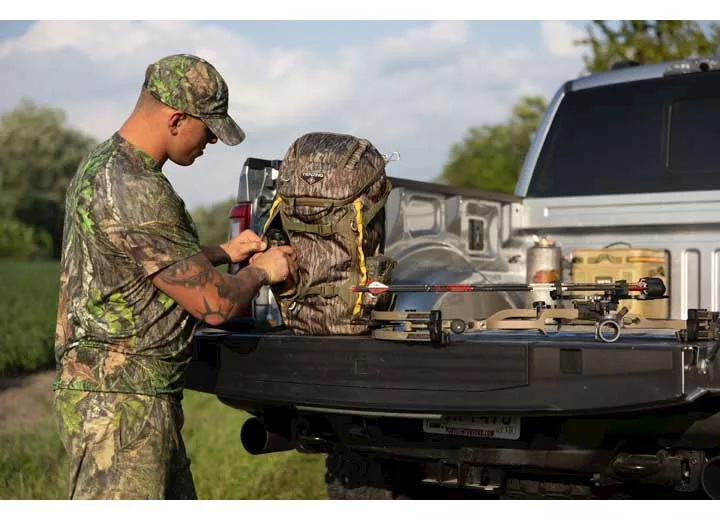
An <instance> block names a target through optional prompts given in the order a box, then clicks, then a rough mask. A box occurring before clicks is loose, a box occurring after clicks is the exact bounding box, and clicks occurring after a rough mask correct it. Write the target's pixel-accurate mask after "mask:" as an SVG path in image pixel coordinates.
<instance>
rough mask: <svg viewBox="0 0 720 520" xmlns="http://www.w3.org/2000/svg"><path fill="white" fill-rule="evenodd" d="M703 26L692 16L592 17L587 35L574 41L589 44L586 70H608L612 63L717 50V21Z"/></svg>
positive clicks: (719, 45)
mask: <svg viewBox="0 0 720 520" xmlns="http://www.w3.org/2000/svg"><path fill="white" fill-rule="evenodd" d="M705 25H706V27H705V28H704V27H702V26H701V25H700V24H699V23H698V22H696V21H692V20H620V21H618V22H607V21H603V20H593V21H592V22H591V23H590V24H588V25H587V27H586V29H587V37H586V38H583V39H581V40H578V41H576V42H575V44H576V45H581V46H587V47H589V51H590V54H589V55H585V56H584V57H583V60H584V62H585V67H586V68H587V70H588V72H602V71H606V70H610V68H611V66H612V65H613V64H614V63H618V62H627V61H634V62H637V63H640V64H646V63H661V62H664V61H669V60H676V59H681V58H688V57H699V56H708V55H712V54H716V53H717V52H718V50H720V25H718V24H716V23H710V24H705Z"/></svg>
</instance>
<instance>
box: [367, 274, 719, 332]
mask: <svg viewBox="0 0 720 520" xmlns="http://www.w3.org/2000/svg"><path fill="white" fill-rule="evenodd" d="M535 288H542V289H551V298H553V299H554V300H561V301H562V300H571V301H572V304H573V308H552V307H548V306H547V305H546V304H545V302H544V301H539V302H535V304H534V305H533V308H532V309H505V310H502V311H499V312H496V313H495V314H493V315H491V316H490V317H488V318H486V319H482V320H470V321H464V320H458V319H450V320H447V319H443V318H442V315H441V313H440V311H437V310H432V311H420V312H418V311H405V312H392V311H390V312H385V311H372V312H371V313H370V314H371V323H370V325H371V328H373V331H372V334H373V337H375V338H377V339H390V340H401V341H430V342H432V343H436V344H446V343H447V342H449V333H450V332H453V333H456V334H462V333H464V332H466V331H467V332H478V331H486V330H536V331H539V332H541V333H547V330H546V329H547V327H548V324H553V323H554V324H555V325H556V327H557V328H558V329H559V328H560V327H567V326H570V327H574V328H575V327H580V326H583V325H584V326H587V325H590V326H591V327H592V328H594V331H595V339H596V340H599V341H602V342H604V343H613V342H615V341H617V340H618V339H620V336H621V331H622V329H623V328H625V329H636V330H639V329H642V330H657V329H669V330H672V331H674V332H675V333H676V335H677V336H678V338H679V339H680V340H681V341H688V340H693V341H694V340H703V339H713V338H715V337H716V336H717V329H718V313H712V312H709V311H707V310H705V309H691V310H690V311H689V313H688V320H662V319H650V318H645V317H643V316H634V315H629V314H628V309H627V307H623V308H622V309H620V310H619V311H618V310H617V307H618V305H619V301H620V300H627V299H638V300H654V299H660V298H667V295H666V294H665V292H666V288H665V284H664V283H663V281H662V280H661V279H660V278H651V277H648V278H641V279H640V280H638V281H637V282H633V283H628V282H627V281H626V280H618V281H616V282H614V283H612V284H588V283H561V282H555V283H552V284H546V283H545V284H537V283H534V284H460V285H385V284H381V283H379V282H371V283H370V284H368V285H365V286H356V287H353V291H354V292H367V293H370V294H373V295H378V294H382V293H384V292H482V291H531V290H534V289H535ZM593 291H594V292H595V294H592V295H589V296H587V295H586V296H582V297H578V296H577V295H573V293H577V292H593ZM598 293H600V294H598ZM631 293H637V294H631Z"/></svg>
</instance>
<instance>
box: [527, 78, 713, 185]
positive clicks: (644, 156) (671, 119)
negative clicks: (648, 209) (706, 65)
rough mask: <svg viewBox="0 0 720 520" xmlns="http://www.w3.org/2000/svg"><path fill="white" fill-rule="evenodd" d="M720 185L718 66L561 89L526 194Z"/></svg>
mask: <svg viewBox="0 0 720 520" xmlns="http://www.w3.org/2000/svg"><path fill="white" fill-rule="evenodd" d="M719 189H720V72H705V73H699V74H688V75H684V76H673V77H667V78H659V79H652V80H644V81H637V82H632V83H623V84H618V85H610V86H605V87H598V88H593V89H587V90H579V91H575V92H572V91H571V92H568V93H567V94H566V96H565V99H564V100H563V101H562V102H561V104H560V107H559V108H558V112H557V114H556V116H555V119H554V121H553V123H552V125H551V127H550V131H549V134H548V136H547V139H546V141H545V144H544V146H543V149H542V151H541V153H540V156H539V158H538V162H537V165H536V167H535V171H534V172H533V176H532V179H531V181H530V186H529V189H528V196H530V197H567V196H580V195H619V194H624V193H657V192H671V191H692V190H719Z"/></svg>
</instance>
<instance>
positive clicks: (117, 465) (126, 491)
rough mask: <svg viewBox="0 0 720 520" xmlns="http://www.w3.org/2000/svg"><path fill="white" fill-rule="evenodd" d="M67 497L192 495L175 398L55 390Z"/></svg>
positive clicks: (194, 496)
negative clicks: (67, 458)
mask: <svg viewBox="0 0 720 520" xmlns="http://www.w3.org/2000/svg"><path fill="white" fill-rule="evenodd" d="M54 402H55V413H56V417H57V422H58V428H59V431H60V439H61V440H62V443H63V445H64V447H65V450H66V451H67V452H68V454H69V456H70V468H69V469H70V473H69V479H68V480H69V482H68V488H69V497H70V498H71V499H123V500H127V499H154V500H157V499H196V498H197V496H196V494H195V485H194V483H193V478H192V474H191V473H190V460H189V459H188V457H187V454H186V453H185V445H184V443H183V440H182V436H181V433H180V432H181V429H182V426H183V412H182V406H181V401H180V398H177V397H167V396H163V397H157V396H149V395H139V394H122V393H106V392H82V391H76V390H56V391H55V399H54Z"/></svg>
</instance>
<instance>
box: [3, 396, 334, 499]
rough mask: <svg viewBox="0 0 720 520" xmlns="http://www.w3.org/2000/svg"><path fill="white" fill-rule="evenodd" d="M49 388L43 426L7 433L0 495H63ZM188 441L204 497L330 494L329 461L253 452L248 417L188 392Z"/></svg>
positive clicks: (63, 466) (63, 471)
mask: <svg viewBox="0 0 720 520" xmlns="http://www.w3.org/2000/svg"><path fill="white" fill-rule="evenodd" d="M49 395H50V392H49V391H48V397H47V400H46V401H45V402H44V403H43V404H42V405H41V406H39V408H40V409H41V410H42V412H41V416H40V417H38V420H37V424H34V425H32V426H27V425H25V426H24V427H20V428H17V429H14V428H9V429H7V430H6V431H3V432H2V433H0V499H3V500H6V499H63V498H66V496H67V490H66V487H67V457H66V455H65V452H64V450H63V447H62V445H61V444H60V440H59V438H58V436H57V434H56V430H55V423H54V421H53V415H52V409H51V404H50V399H49ZM184 410H185V429H184V438H185V443H186V446H187V451H188V455H189V456H190V459H191V460H192V466H191V467H192V472H193V476H194V478H195V486H196V489H197V493H198V498H201V499H324V498H327V494H326V492H325V481H324V474H325V473H324V472H325V458H324V456H322V455H304V454H300V453H297V452H295V451H288V452H282V453H271V454H268V455H250V454H248V453H247V452H246V451H245V450H244V449H243V448H242V445H241V444H240V427H241V426H242V424H243V422H244V420H245V418H247V414H245V413H243V412H240V411H237V410H233V409H231V408H228V407H227V406H225V405H223V404H222V403H220V402H219V401H218V400H217V399H215V397H213V396H210V395H206V394H201V393H198V392H186V395H185V400H184Z"/></svg>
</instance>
